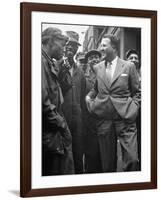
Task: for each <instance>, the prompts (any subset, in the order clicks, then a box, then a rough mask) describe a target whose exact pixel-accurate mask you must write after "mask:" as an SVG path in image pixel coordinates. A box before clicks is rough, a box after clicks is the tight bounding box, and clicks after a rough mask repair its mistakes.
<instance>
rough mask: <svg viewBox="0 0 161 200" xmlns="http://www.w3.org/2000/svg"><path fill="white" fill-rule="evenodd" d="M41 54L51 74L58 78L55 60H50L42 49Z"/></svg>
mask: <svg viewBox="0 0 161 200" xmlns="http://www.w3.org/2000/svg"><path fill="white" fill-rule="evenodd" d="M42 54H43V56H44V57H45V58H46V60H47V61H48V63H49V66H50V70H51V72H52V73H53V74H54V75H56V76H58V73H59V68H58V65H57V64H56V60H52V58H50V56H49V55H48V54H47V53H46V52H45V51H44V50H43V49H42Z"/></svg>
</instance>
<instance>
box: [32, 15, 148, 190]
mask: <svg viewBox="0 0 161 200" xmlns="http://www.w3.org/2000/svg"><path fill="white" fill-rule="evenodd" d="M107 14H108V13H107ZM43 22H45V23H61V24H62V23H63V24H79V25H102V26H117V27H131V28H132V27H135V28H136V27H137V28H141V58H142V59H141V75H142V77H141V78H142V79H141V88H142V98H141V100H142V112H141V122H142V124H141V134H142V135H141V137H142V140H141V157H142V160H141V168H142V170H141V171H138V172H118V173H116V172H115V173H99V174H81V175H61V176H49V177H48V176H41V168H42V162H41V158H42V155H41V145H42V144H41V135H42V134H41V127H42V125H41V24H42V23H43ZM31 30H32V32H31V36H32V40H31V41H32V42H31V43H32V54H31V56H32V65H31V68H32V109H31V110H32V129H31V130H32V133H31V134H32V155H31V156H32V167H31V171H32V178H31V180H32V186H31V188H32V189H36V188H39V189H40V188H57V187H70V186H85V185H105V184H120V183H141V182H150V180H151V78H150V77H151V20H150V19H147V18H138V17H116V16H107V15H106V16H102V15H87V14H67V13H55V12H53V13H51V12H36V11H34V12H32V28H31Z"/></svg>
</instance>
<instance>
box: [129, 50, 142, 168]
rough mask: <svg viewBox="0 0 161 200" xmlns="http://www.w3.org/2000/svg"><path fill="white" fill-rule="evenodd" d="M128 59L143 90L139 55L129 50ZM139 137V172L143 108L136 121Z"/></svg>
mask: <svg viewBox="0 0 161 200" xmlns="http://www.w3.org/2000/svg"><path fill="white" fill-rule="evenodd" d="M126 59H127V60H128V61H131V62H132V63H134V64H135V66H136V70H137V73H138V76H139V82H140V89H141V66H140V59H139V53H138V52H137V51H136V50H135V49H129V50H128V51H127V52H126ZM136 127H137V136H138V156H139V170H141V107H140V109H139V113H138V116H137V119H136Z"/></svg>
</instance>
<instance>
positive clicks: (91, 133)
mask: <svg viewBox="0 0 161 200" xmlns="http://www.w3.org/2000/svg"><path fill="white" fill-rule="evenodd" d="M100 59H101V53H100V52H99V51H97V50H94V49H93V50H90V51H89V52H87V53H86V55H85V62H86V63H87V65H88V66H89V73H88V74H86V94H88V92H89V91H90V90H91V89H92V88H93V87H94V83H95V80H96V74H95V71H94V66H95V65H96V64H98V63H99V62H100ZM83 119H84V125H85V137H84V145H85V172H86V173H100V172H102V166H101V157H100V148H99V143H98V138H97V126H96V124H97V118H96V117H95V116H94V115H92V114H91V113H89V112H88V109H87V108H86V110H85V112H84V117H83Z"/></svg>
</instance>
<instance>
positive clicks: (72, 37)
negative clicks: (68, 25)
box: [66, 31, 81, 46]
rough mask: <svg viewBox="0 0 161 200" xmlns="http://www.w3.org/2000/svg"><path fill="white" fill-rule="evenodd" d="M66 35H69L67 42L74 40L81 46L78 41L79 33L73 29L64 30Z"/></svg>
mask: <svg viewBox="0 0 161 200" xmlns="http://www.w3.org/2000/svg"><path fill="white" fill-rule="evenodd" d="M66 34H67V37H69V42H74V43H76V44H77V45H78V46H81V44H80V43H79V35H78V33H76V32H75V31H66Z"/></svg>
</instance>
